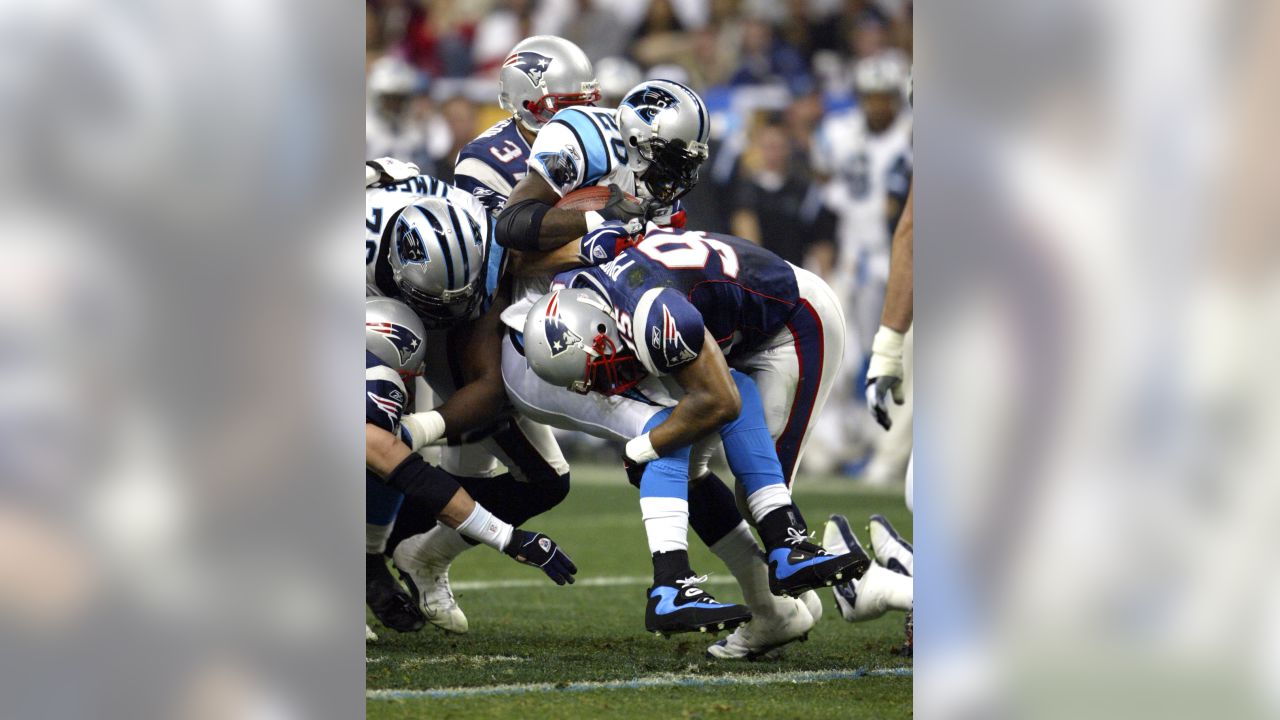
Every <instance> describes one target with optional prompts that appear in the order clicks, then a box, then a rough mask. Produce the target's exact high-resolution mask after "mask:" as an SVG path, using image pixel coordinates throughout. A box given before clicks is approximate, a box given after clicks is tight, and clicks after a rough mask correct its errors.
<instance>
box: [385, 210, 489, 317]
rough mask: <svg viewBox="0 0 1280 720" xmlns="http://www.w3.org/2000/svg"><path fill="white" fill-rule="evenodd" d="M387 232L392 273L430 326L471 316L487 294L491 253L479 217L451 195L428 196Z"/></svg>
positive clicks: (398, 217) (400, 215)
mask: <svg viewBox="0 0 1280 720" xmlns="http://www.w3.org/2000/svg"><path fill="white" fill-rule="evenodd" d="M485 221H486V222H487V218H486V219H485ZM387 232H388V233H390V235H389V237H387V238H385V239H384V242H390V243H392V245H391V247H390V248H389V250H388V252H387V259H388V260H389V262H390V264H391V277H392V279H393V280H394V281H395V284H396V287H397V288H399V290H400V294H401V297H402V298H403V299H404V301H405V302H406V303H408V304H409V306H410V307H412V308H413V309H414V310H416V311H417V312H418V314H419V315H420V316H421V317H422V320H423V322H424V323H425V324H426V325H427V327H430V328H441V327H447V326H449V325H452V324H453V323H454V322H455V321H457V320H459V319H462V318H467V317H470V316H471V314H472V311H474V310H475V308H476V306H477V305H478V304H479V303H480V300H481V298H482V297H483V296H484V281H485V256H486V255H487V253H488V248H486V247H485V242H484V236H483V235H482V234H481V232H480V224H479V222H478V221H477V220H476V218H475V217H473V216H472V215H471V213H469V212H467V211H466V210H465V209H463V208H461V207H457V206H455V205H454V204H453V203H451V202H449V201H448V200H446V199H445V198H438V197H424V198H420V199H418V200H417V201H416V202H414V203H413V204H412V205H407V206H405V207H404V209H402V210H400V211H399V212H397V213H396V214H395V215H394V216H392V221H391V222H390V223H389V224H388V228H387Z"/></svg>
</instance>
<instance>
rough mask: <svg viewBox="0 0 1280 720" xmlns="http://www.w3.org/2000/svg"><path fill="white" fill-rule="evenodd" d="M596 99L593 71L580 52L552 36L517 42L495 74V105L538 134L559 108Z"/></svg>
mask: <svg viewBox="0 0 1280 720" xmlns="http://www.w3.org/2000/svg"><path fill="white" fill-rule="evenodd" d="M599 99H600V85H599V84H598V83H597V82H596V74H595V70H593V69H592V67H591V61H590V60H589V59H587V54H586V53H584V52H582V48H579V47H578V46H577V45H574V44H573V43H571V42H569V41H568V40H565V39H564V38H561V37H556V36H555V35H534V36H533V37H529V38H525V39H524V40H521V41H520V43H519V44H517V45H516V46H515V47H514V48H512V49H511V54H510V55H508V56H507V59H506V60H505V61H504V62H503V63H502V69H501V70H499V72H498V104H499V105H501V106H502V109H503V110H506V111H507V112H509V113H511V114H512V115H514V116H515V118H516V120H517V121H518V122H519V123H520V124H521V125H523V126H524V127H525V128H527V129H529V130H532V131H533V132H538V130H540V129H542V126H543V125H546V124H547V121H548V120H550V119H551V116H552V115H555V114H556V112H557V111H558V110H560V109H562V108H566V107H570V106H572V105H594V104H595V103H596V101H598V100H599Z"/></svg>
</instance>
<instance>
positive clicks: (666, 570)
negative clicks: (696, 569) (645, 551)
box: [653, 550, 693, 586]
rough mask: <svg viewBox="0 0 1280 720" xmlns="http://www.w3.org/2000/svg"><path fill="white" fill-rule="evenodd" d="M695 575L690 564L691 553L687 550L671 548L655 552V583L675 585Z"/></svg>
mask: <svg viewBox="0 0 1280 720" xmlns="http://www.w3.org/2000/svg"><path fill="white" fill-rule="evenodd" d="M690 575H693V569H692V568H691V567H690V566H689V553H688V551H686V550H669V551H667V552H656V553H654V554H653V584H654V585H655V586H657V585H675V584H676V581H677V580H683V579H685V578H687V577H689V576H690Z"/></svg>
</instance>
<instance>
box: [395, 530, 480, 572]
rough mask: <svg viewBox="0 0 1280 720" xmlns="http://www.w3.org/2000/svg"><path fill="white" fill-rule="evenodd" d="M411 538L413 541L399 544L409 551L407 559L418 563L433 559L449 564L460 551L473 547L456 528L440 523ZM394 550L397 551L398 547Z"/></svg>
mask: <svg viewBox="0 0 1280 720" xmlns="http://www.w3.org/2000/svg"><path fill="white" fill-rule="evenodd" d="M411 539H412V540H415V542H413V543H409V541H407V540H406V541H405V542H404V543H401V545H404V547H405V548H406V549H407V550H409V551H410V554H409V559H411V560H417V561H418V562H420V563H425V562H428V561H433V562H437V563H439V562H443V563H445V564H449V563H452V562H453V561H454V559H455V558H457V557H458V556H459V555H461V554H462V553H464V552H466V551H467V550H470V549H471V548H473V547H475V546H474V545H472V544H471V543H469V542H467V540H466V538H464V537H462V535H461V534H459V533H458V531H457V530H454V529H453V528H451V527H449V526H447V525H440V524H437V525H436V526H435V527H433V528H431V529H430V530H428V531H426V532H425V533H422V534H421V535H418V536H416V537H415V538H411ZM396 550H397V552H398V551H399V548H396Z"/></svg>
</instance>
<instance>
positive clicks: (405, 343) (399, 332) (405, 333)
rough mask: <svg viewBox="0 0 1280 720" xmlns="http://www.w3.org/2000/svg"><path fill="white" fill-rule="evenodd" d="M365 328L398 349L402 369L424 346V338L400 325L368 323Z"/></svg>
mask: <svg viewBox="0 0 1280 720" xmlns="http://www.w3.org/2000/svg"><path fill="white" fill-rule="evenodd" d="M364 328H365V330H366V331H367V332H371V333H374V334H376V335H378V336H379V337H381V338H383V339H384V340H386V341H387V342H388V343H390V344H391V347H393V348H395V349H396V353H397V354H398V355H399V357H400V365H401V366H402V367H403V366H404V365H407V364H408V363H409V358H411V357H413V354H414V353H415V352H417V351H418V348H419V347H420V346H421V345H422V338H420V337H418V335H417V333H415V332H414V331H412V330H410V329H409V328H407V327H405V326H404V325H401V324H399V323H392V322H367V323H365V324H364Z"/></svg>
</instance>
